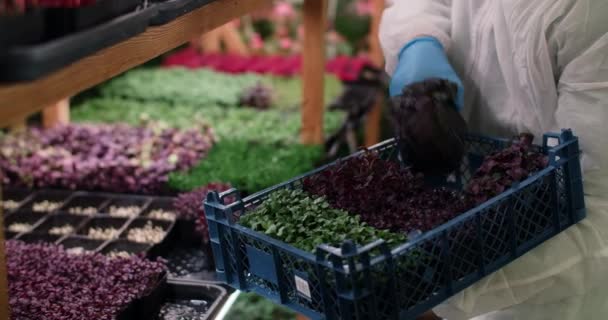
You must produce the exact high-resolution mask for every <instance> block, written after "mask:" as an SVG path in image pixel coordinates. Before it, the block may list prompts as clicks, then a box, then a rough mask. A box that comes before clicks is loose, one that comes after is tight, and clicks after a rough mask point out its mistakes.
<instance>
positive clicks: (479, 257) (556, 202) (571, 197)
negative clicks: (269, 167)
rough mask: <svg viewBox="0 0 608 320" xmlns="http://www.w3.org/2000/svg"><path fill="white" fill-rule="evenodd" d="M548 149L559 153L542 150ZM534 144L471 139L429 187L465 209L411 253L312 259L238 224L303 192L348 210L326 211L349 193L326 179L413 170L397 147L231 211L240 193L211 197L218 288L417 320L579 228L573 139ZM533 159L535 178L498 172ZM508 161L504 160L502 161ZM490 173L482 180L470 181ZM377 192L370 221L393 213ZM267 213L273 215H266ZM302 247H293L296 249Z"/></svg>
mask: <svg viewBox="0 0 608 320" xmlns="http://www.w3.org/2000/svg"><path fill="white" fill-rule="evenodd" d="M554 140H555V141H557V143H556V144H551V145H550V144H549V142H550V141H554ZM542 141H543V144H542V145H540V146H536V145H530V144H528V145H527V147H526V148H525V151H522V153H518V152H520V151H521V150H520V147H522V145H521V144H518V143H516V142H514V141H513V140H512V139H500V138H491V137H482V136H475V135H469V136H467V138H466V140H465V142H466V143H465V150H466V152H467V153H466V155H465V157H464V158H463V161H462V165H461V168H460V170H458V172H454V173H452V174H450V175H447V176H434V177H429V178H431V179H428V181H431V182H432V183H433V185H432V187H433V188H436V187H437V186H443V187H444V188H448V190H456V191H459V190H463V192H462V193H463V194H464V196H463V197H464V198H463V199H464V200H467V201H471V204H469V203H467V205H468V206H467V208H470V209H466V211H463V212H461V213H460V214H459V215H456V216H450V217H449V218H448V219H447V220H443V216H441V217H442V219H439V221H440V223H439V224H434V225H433V226H432V227H431V228H428V229H427V230H423V232H422V233H420V232H412V233H408V234H407V235H408V239H407V241H403V242H401V244H397V245H395V244H392V245H389V244H388V242H387V241H384V240H383V239H380V238H378V237H376V239H375V240H372V241H369V242H367V241H366V243H353V242H351V241H345V242H343V243H342V244H334V243H332V244H329V245H327V244H322V245H315V246H314V247H313V248H312V249H311V250H310V251H308V250H303V249H301V248H296V247H295V246H294V245H292V244H288V243H286V242H285V241H287V240H285V241H281V240H278V238H279V237H281V235H285V234H286V233H285V232H287V231H285V230H281V229H280V226H281V224H280V221H277V223H276V224H274V228H273V224H271V223H269V224H268V225H267V226H266V230H267V231H264V233H262V232H261V231H260V232H258V231H255V230H253V229H251V228H257V230H259V227H260V226H261V227H264V225H263V224H264V223H261V224H259V223H258V225H256V226H251V228H247V227H245V226H243V225H242V224H240V221H241V220H243V219H244V218H245V219H244V220H245V221H249V219H247V217H248V216H249V217H251V216H253V214H255V213H259V212H258V211H256V210H258V209H264V210H266V211H263V212H265V213H269V214H272V212H273V210H274V211H276V212H279V211H280V212H285V211H289V210H290V209H292V204H285V203H281V202H280V201H271V200H276V194H279V192H281V193H283V194H285V193H290V194H296V193H298V192H304V191H303V190H301V189H304V190H306V191H307V192H311V191H310V190H321V189H318V188H316V187H319V186H321V187H323V186H325V187H324V188H322V190H321V193H324V192H329V195H328V197H327V198H328V199H329V200H327V201H329V202H330V206H332V207H334V208H335V206H339V205H340V206H342V205H344V206H346V205H347V204H348V203H346V201H345V202H340V203H338V202H334V203H332V202H331V201H337V200H336V199H338V200H340V198H337V197H336V195H338V196H340V195H345V197H347V196H349V195H351V194H353V193H354V192H355V191H357V190H350V193H349V192H346V191H345V190H348V189H347V188H346V189H344V188H343V189H342V193H340V190H337V189H336V188H332V187H331V185H326V184H325V183H323V182H322V179H323V178H325V177H327V176H332V175H334V174H335V172H336V170H334V169H335V168H343V167H341V166H342V165H343V164H344V163H346V162H348V163H350V160H349V159H355V160H357V159H360V160H358V161H364V160H370V159H371V160H372V161H373V162H371V163H379V162H390V163H392V164H391V165H389V164H383V165H384V166H385V167H386V168H389V167H390V168H391V170H409V169H407V167H408V166H407V163H404V162H403V161H402V159H404V158H407V157H403V156H401V155H400V153H399V148H398V146H397V142H396V141H394V140H389V141H386V142H384V143H381V144H379V145H376V146H374V147H373V148H371V149H370V150H367V151H362V152H360V153H357V154H354V155H352V156H350V157H348V158H346V159H341V160H339V161H337V162H335V163H332V164H329V165H327V166H325V167H322V168H319V169H317V170H315V171H313V172H311V173H309V174H305V175H303V176H300V177H298V178H295V179H292V180H289V181H287V182H285V183H283V184H280V185H278V186H275V187H272V188H269V189H266V190H263V191H261V192H258V193H256V194H253V195H251V196H248V197H246V198H243V199H241V198H240V197H237V200H236V201H235V202H233V203H230V204H227V203H225V201H224V199H226V198H227V197H229V196H234V195H238V191H237V190H230V191H227V192H223V193H221V194H220V193H217V192H210V193H209V194H208V195H207V199H206V201H205V214H206V217H207V221H208V224H209V230H210V239H211V243H212V248H213V254H214V258H215V263H216V270H217V274H218V277H219V278H220V279H221V280H222V281H223V282H225V283H227V284H229V285H230V286H231V287H234V288H236V289H240V290H243V291H252V292H255V293H258V294H260V295H262V296H265V297H267V298H270V299H274V300H275V301H278V302H279V303H281V304H283V305H285V306H287V307H289V308H291V309H294V310H295V311H297V312H299V313H301V314H304V315H306V316H307V317H309V318H311V319H326V320H337V319H353V320H360V319H378V320H384V319H415V318H417V317H418V316H419V315H420V314H422V313H424V312H426V311H427V310H430V309H432V308H434V307H435V306H437V305H438V304H440V303H442V302H443V301H445V300H446V299H448V298H449V297H451V296H452V295H454V294H455V293H457V292H459V291H461V290H463V289H465V288H467V287H469V286H471V285H472V284H474V283H476V282H477V281H479V280H481V279H482V278H483V277H485V276H487V275H488V274H490V273H492V272H494V271H496V270H498V269H500V268H502V267H504V266H505V265H507V264H508V263H510V262H512V261H513V260H515V259H517V258H518V257H520V256H521V255H523V254H525V253H526V252H528V251H530V250H531V249H533V248H535V247H536V246H538V245H540V244H541V243H543V242H544V241H546V240H548V239H549V238H551V237H553V236H555V235H557V234H558V233H560V232H561V231H563V230H564V229H566V228H568V227H569V226H571V225H573V224H576V223H578V222H579V221H581V220H582V219H584V218H585V216H586V211H585V203H584V193H583V185H582V174H581V167H580V160H579V157H580V149H579V142H578V138H577V137H575V136H574V135H573V133H572V131H570V130H564V131H562V132H561V133H559V134H554V133H548V134H545V135H544V137H543V139H542ZM528 148H529V149H528ZM539 153H542V155H541V158H542V160H543V161H539V162H538V163H543V165H542V166H538V167H536V166H535V168H534V169H533V170H531V171H530V170H528V172H527V173H526V174H524V175H522V174H521V172H519V171H517V170H516V171H508V170H505V168H507V169H509V168H516V169H521V168H523V166H524V165H525V164H526V163H525V162H519V160H520V159H521V158H520V157H518V156H516V155H518V154H519V155H522V157H524V155H525V157H528V155H530V156H531V157H534V158H535V159H539V158H538V156H539ZM370 154H372V155H373V156H372V157H371V158H370ZM505 155H506V156H508V157H507V158H506V159H500V157H502V156H505ZM511 156H513V157H511ZM361 159H362V160H361ZM534 163H536V162H534ZM520 166H521V168H520ZM400 168H401V169H400ZM492 168H494V169H500V170H499V171H498V174H499V175H500V177H501V178H503V179H504V178H505V177H507V178H508V177H515V176H518V177H519V178H520V179H518V178H513V179H512V180H511V181H510V182H509V183H508V185H507V184H502V183H501V182H502V181H496V180H495V177H494V171H493V170H489V169H492ZM526 168H527V167H526ZM486 171H487V172H490V175H487V174H482V175H481V176H478V175H477V174H478V173H480V172H481V173H484V172H486ZM524 171H526V170H524ZM374 172H375V173H377V175H376V176H377V177H384V176H385V175H386V174H385V173H386V170H384V171H383V170H376V171H374ZM362 177H363V178H365V177H371V176H365V175H362ZM478 178H481V180H477V179H478ZM307 181H308V182H309V183H310V182H311V181H312V182H313V183H312V184H307ZM315 181H316V182H315ZM342 181H344V180H342ZM346 181H350V180H348V179H347V180H346ZM362 181H366V179H362ZM505 181H506V180H505ZM470 182H474V183H472V184H470ZM315 183H318V184H315ZM333 183H335V182H333ZM373 185H374V186H376V184H373ZM376 188H378V190H370V191H373V193H374V194H375V195H376V196H377V197H378V199H376V200H375V201H374V202H372V203H375V204H377V208H375V209H377V211H378V212H380V209H382V208H384V207H383V206H382V205H383V204H387V203H392V202H394V201H397V199H395V198H391V199H386V197H385V199H382V197H381V196H382V195H383V194H384V195H387V194H389V192H390V191H391V190H384V189H382V185H380V186H377V187H376ZM290 189H291V190H290ZM423 190H426V189H423ZM331 192H334V193H333V194H332V193H331ZM393 192H394V190H393ZM363 196H366V195H362V197H363ZM332 199H333V200H332ZM408 199H409V198H408ZM431 199H432V197H431ZM381 200H383V201H381ZM268 201H271V204H269V205H268V206H265V203H267V202H268ZM349 201H360V197H352V196H351V198H350V199H349ZM368 201H372V199H368ZM320 202H322V200H318V199H313V200H311V202H310V203H309V202H307V203H308V206H309V207H311V208H312V207H314V208H317V209H318V208H319V203H320ZM272 205H274V206H275V207H272ZM469 205H470V206H469ZM364 207H365V209H368V210H369V211H370V212H373V210H371V209H374V207H370V205H366V204H365V203H364V202H363V203H362V204H361V209H363V208H364ZM405 208H407V206H404V209H402V210H405ZM332 209H333V208H332ZM326 211H329V210H326ZM326 211H323V210H317V211H315V212H326ZM441 211H442V210H441V208H439V209H437V208H435V209H433V210H431V211H430V212H428V215H427V216H428V217H435V216H439V214H442V213H441ZM397 213H398V212H397ZM357 214H360V213H357ZM261 216H262V217H264V215H261ZM359 217H361V216H359ZM308 218H310V219H311V220H313V222H315V221H316V222H319V223H320V222H322V221H318V220H321V219H323V218H325V217H324V216H323V215H321V214H319V215H318V219H315V217H308ZM368 218H369V217H368ZM361 219H363V218H361ZM366 219H367V218H366ZM393 220H395V219H393ZM412 220H413V219H412ZM257 221H258V222H259V221H262V222H266V221H263V220H257ZM446 221H447V222H446ZM376 222H381V223H385V222H386V219H385V220H377V221H373V220H369V222H368V223H369V224H373V223H376ZM419 222H420V224H419V225H420V226H422V227H425V226H428V224H427V222H428V221H418V220H413V223H419ZM283 225H284V226H286V225H285V224H283ZM406 227H407V226H406ZM267 234H272V235H273V236H272V237H271V236H269V235H267ZM292 234H293V233H287V235H292ZM325 236H327V237H330V236H331V235H324V237H325ZM388 240H390V239H388ZM292 241H294V240H293V239H292ZM295 241H298V239H295ZM303 241H304V240H301V239H300V241H299V242H298V243H299V244H302V243H303Z"/></svg>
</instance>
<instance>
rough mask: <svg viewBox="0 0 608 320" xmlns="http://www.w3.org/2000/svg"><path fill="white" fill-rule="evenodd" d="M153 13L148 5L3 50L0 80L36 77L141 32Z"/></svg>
mask: <svg viewBox="0 0 608 320" xmlns="http://www.w3.org/2000/svg"><path fill="white" fill-rule="evenodd" d="M156 12H157V9H156V8H155V7H154V6H150V7H148V8H144V9H141V10H137V11H135V12H132V13H129V14H126V15H123V16H120V17H118V18H115V19H112V20H110V21H108V22H105V23H103V24H100V25H98V26H96V27H93V28H90V29H87V30H83V31H81V32H77V33H73V34H70V35H66V36H65V37H60V38H57V39H54V40H50V41H47V42H44V43H40V44H36V45H27V46H14V47H12V48H9V49H8V50H6V51H2V52H1V53H0V82H16V81H30V80H35V79H38V78H40V77H42V76H45V75H48V74H49V73H52V72H54V71H57V70H59V69H61V68H63V67H65V66H67V65H69V64H71V63H73V62H75V61H78V60H79V59H82V58H84V57H86V56H89V55H91V54H93V53H95V52H97V51H99V50H101V49H103V48H106V47H109V46H111V45H114V44H116V43H118V42H121V41H124V40H126V39H128V38H131V37H133V36H135V35H137V34H140V33H142V32H144V31H145V30H146V28H147V26H148V23H149V21H150V19H151V18H152V17H153V16H154V15H155V14H156ZM91 72H96V71H95V70H91Z"/></svg>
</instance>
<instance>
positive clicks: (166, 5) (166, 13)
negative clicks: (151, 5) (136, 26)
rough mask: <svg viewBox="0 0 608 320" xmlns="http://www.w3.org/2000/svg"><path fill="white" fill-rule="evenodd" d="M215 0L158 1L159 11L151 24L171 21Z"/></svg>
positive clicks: (155, 24) (156, 24)
mask: <svg viewBox="0 0 608 320" xmlns="http://www.w3.org/2000/svg"><path fill="white" fill-rule="evenodd" d="M213 1H215V0H168V1H162V2H156V5H155V6H156V7H157V8H158V13H157V14H156V16H154V18H152V20H150V25H152V26H158V25H162V24H165V23H168V22H171V21H173V20H175V19H177V18H179V17H181V16H183V15H185V14H187V13H189V12H191V11H194V10H196V9H198V8H200V7H202V6H204V5H206V4H208V3H211V2H213Z"/></svg>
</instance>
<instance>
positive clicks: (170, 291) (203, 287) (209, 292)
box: [148, 280, 228, 320]
mask: <svg viewBox="0 0 608 320" xmlns="http://www.w3.org/2000/svg"><path fill="white" fill-rule="evenodd" d="M227 298H228V292H227V291H226V289H224V288H223V287H220V286H217V285H213V284H209V283H189V282H179V281H171V280H170V281H169V282H168V283H167V285H166V287H165V290H164V292H163V295H162V301H161V307H160V312H158V313H157V316H156V317H155V318H154V317H151V318H148V319H153V320H165V318H164V317H162V313H163V310H166V309H165V308H167V307H168V306H167V304H169V303H171V304H178V305H182V306H188V307H193V309H199V310H200V311H199V312H196V313H195V315H196V316H198V317H199V318H197V319H213V318H215V316H216V315H217V313H218V312H219V311H220V309H221V307H222V305H223V304H224V303H225V302H226V299H227ZM197 302H204V303H202V304H199V303H197ZM173 319H182V318H180V317H174V318H173ZM183 319H190V317H183Z"/></svg>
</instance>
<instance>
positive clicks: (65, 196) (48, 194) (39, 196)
mask: <svg viewBox="0 0 608 320" xmlns="http://www.w3.org/2000/svg"><path fill="white" fill-rule="evenodd" d="M70 197H71V192H67V191H57V190H45V192H36V193H35V194H34V195H32V196H31V197H29V198H28V200H27V202H24V203H23V204H21V206H20V207H19V210H28V211H33V210H34V204H36V203H39V202H42V201H44V200H48V201H52V202H61V205H63V204H64V203H65V202H67V201H69V199H70ZM59 208H60V207H58V208H57V209H59ZM57 209H55V210H50V211H44V212H45V213H52V212H55V211H57ZM41 212H42V211H41Z"/></svg>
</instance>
